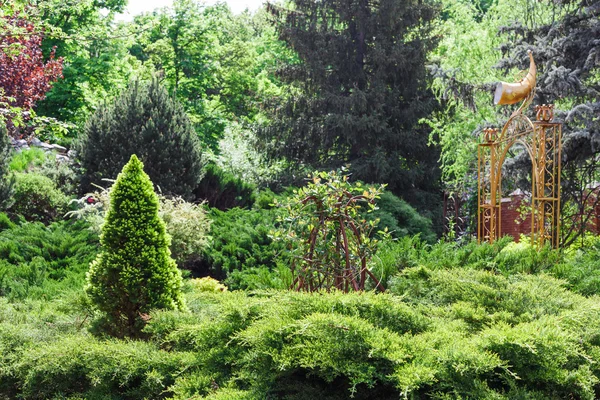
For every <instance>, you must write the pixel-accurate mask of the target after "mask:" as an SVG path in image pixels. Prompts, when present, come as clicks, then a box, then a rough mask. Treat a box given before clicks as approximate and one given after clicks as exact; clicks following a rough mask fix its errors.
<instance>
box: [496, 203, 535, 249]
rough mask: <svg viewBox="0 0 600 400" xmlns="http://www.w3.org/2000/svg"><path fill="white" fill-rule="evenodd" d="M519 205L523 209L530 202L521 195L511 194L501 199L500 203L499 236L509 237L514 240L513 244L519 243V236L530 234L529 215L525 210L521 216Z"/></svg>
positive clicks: (528, 205)
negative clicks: (500, 223) (500, 229)
mask: <svg viewBox="0 0 600 400" xmlns="http://www.w3.org/2000/svg"><path fill="white" fill-rule="evenodd" d="M521 204H522V205H523V206H524V207H530V206H531V203H530V200H529V199H525V196H524V195H523V194H513V195H511V197H507V198H504V199H502V203H501V207H502V211H501V214H500V216H501V219H502V225H501V228H502V232H501V233H500V236H504V235H510V236H512V237H513V238H515V242H518V241H519V239H520V237H521V234H525V235H527V234H530V233H531V214H530V212H529V210H527V211H526V212H525V213H524V214H523V215H521V210H520V207H521Z"/></svg>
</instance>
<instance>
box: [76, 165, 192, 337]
mask: <svg viewBox="0 0 600 400" xmlns="http://www.w3.org/2000/svg"><path fill="white" fill-rule="evenodd" d="M100 241H101V245H102V249H101V252H100V254H99V255H98V257H97V258H96V260H94V261H93V262H92V264H91V265H90V270H89V272H88V276H87V286H86V292H87V294H88V295H89V296H90V298H91V299H92V301H93V302H94V303H95V305H96V306H97V307H98V309H99V310H100V311H102V312H103V313H104V315H105V320H104V322H105V324H104V325H105V329H106V330H107V332H108V333H110V334H113V335H115V336H118V337H123V336H129V337H139V336H141V333H140V332H141V328H142V327H143V326H144V321H145V319H146V316H147V313H148V312H149V311H150V310H152V309H155V308H164V309H181V308H183V299H182V295H181V284H182V281H181V274H180V272H179V270H178V269H177V266H176V264H175V261H174V260H173V259H172V258H171V253H170V251H169V244H170V238H169V236H168V235H167V233H166V231H165V224H164V222H163V221H162V220H161V219H160V217H159V215H158V197H157V195H156V193H154V190H153V186H152V182H151V181H150V179H149V177H148V175H146V173H144V170H143V164H142V162H140V160H139V159H138V158H137V157H136V156H135V155H133V156H131V160H130V161H129V162H128V163H127V165H125V167H124V168H123V171H122V172H121V173H120V174H119V176H118V178H117V181H116V182H115V184H114V186H113V187H112V189H111V194H110V207H109V210H108V213H107V215H106V220H105V223H104V226H103V228H102V235H101V238H100Z"/></svg>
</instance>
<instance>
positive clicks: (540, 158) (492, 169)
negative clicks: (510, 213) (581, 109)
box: [477, 88, 562, 248]
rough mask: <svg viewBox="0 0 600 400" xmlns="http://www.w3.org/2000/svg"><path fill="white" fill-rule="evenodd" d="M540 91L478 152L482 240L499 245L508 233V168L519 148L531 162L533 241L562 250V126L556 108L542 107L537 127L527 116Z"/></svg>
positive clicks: (486, 138)
mask: <svg viewBox="0 0 600 400" xmlns="http://www.w3.org/2000/svg"><path fill="white" fill-rule="evenodd" d="M533 94H534V89H533V88H532V90H531V91H530V92H529V93H528V94H527V97H526V98H525V100H524V101H523V104H522V105H521V106H520V107H519V109H518V110H516V111H515V112H514V113H513V114H512V115H511V117H510V118H509V120H508V121H507V122H506V124H505V125H504V127H503V128H502V131H501V133H500V135H498V130H497V129H494V128H488V129H485V130H484V141H483V143H480V144H479V146H478V151H477V159H478V163H477V164H478V168H477V180H478V191H477V204H478V207H477V240H478V242H480V243H481V242H482V241H485V242H489V243H493V242H494V241H495V240H496V239H498V238H499V237H500V235H501V232H502V215H501V214H502V206H501V205H502V166H503V164H504V161H505V160H506V155H507V153H508V151H509V150H510V148H511V147H513V145H515V144H521V145H522V146H523V147H524V149H525V150H526V151H527V153H528V154H529V157H530V158H531V241H532V243H533V244H534V245H536V246H539V247H542V246H544V245H545V244H546V243H549V244H550V245H551V246H552V247H554V248H558V246H559V239H560V173H561V166H560V164H561V163H560V160H561V150H562V144H561V143H562V141H561V139H562V124H560V123H557V122H552V118H553V111H554V110H553V109H554V106H553V105H546V104H544V105H542V106H537V107H536V121H535V122H533V123H532V122H531V120H530V119H529V118H527V116H525V115H523V114H522V111H523V109H525V108H526V107H527V106H529V104H531V101H532V99H533Z"/></svg>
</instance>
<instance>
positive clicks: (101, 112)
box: [78, 78, 203, 199]
mask: <svg viewBox="0 0 600 400" xmlns="http://www.w3.org/2000/svg"><path fill="white" fill-rule="evenodd" d="M78 149H79V151H80V154H81V166H82V167H83V168H84V169H85V173H84V176H83V179H82V185H83V191H84V193H85V192H89V191H91V190H93V187H92V186H91V184H92V183H95V184H99V185H100V184H102V183H103V182H102V179H103V178H108V179H114V178H115V177H116V176H117V174H118V173H119V171H120V170H121V168H122V167H123V165H124V164H125V163H126V162H127V161H128V160H129V157H131V155H132V154H136V155H137V156H139V158H140V159H141V160H142V161H143V162H145V163H146V173H147V174H148V175H149V176H150V179H151V180H152V182H154V183H155V184H156V185H157V186H158V187H159V188H160V190H161V191H162V193H165V194H176V195H180V196H182V197H184V198H187V199H189V198H190V196H191V194H192V191H193V190H194V189H195V188H196V187H197V186H198V183H199V182H200V179H201V178H202V168H203V161H202V152H201V149H200V141H199V139H198V137H197V135H196V132H195V131H194V128H193V126H192V123H191V121H190V120H189V118H188V117H187V115H186V113H185V111H184V110H183V107H182V106H181V105H180V104H179V103H177V101H175V99H173V98H172V97H170V96H169V94H168V93H167V91H166V90H165V89H164V88H163V87H162V86H161V85H160V83H159V82H158V79H156V78H155V79H153V80H152V82H151V83H149V84H141V83H140V82H137V81H136V82H133V83H132V84H131V85H130V87H129V88H128V89H127V90H126V91H125V92H124V93H123V94H122V95H121V97H120V98H119V99H117V101H116V102H115V103H114V104H112V105H107V106H104V107H100V108H99V109H98V111H97V112H96V113H95V114H94V115H93V116H92V117H91V118H90V119H89V121H88V122H87V124H86V127H85V130H84V134H83V137H82V139H81V141H80V143H79V144H78Z"/></svg>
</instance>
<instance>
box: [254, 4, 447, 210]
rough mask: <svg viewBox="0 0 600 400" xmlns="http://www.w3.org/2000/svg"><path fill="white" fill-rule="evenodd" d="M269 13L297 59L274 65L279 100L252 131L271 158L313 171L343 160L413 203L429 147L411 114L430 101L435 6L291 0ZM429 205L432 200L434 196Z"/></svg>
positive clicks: (429, 161)
mask: <svg viewBox="0 0 600 400" xmlns="http://www.w3.org/2000/svg"><path fill="white" fill-rule="evenodd" d="M293 3H294V5H293V7H292V8H290V9H284V8H280V7H277V6H274V5H270V6H269V10H270V12H271V14H272V15H273V17H274V19H275V21H276V22H277V25H278V29H279V33H280V38H281V39H282V40H284V41H286V42H287V43H288V45H289V46H290V47H291V48H292V49H294V50H295V51H296V52H297V54H298V57H299V62H297V63H295V64H291V65H285V66H283V67H282V68H281V69H280V70H279V71H278V73H279V76H280V78H281V79H282V80H283V81H285V82H287V83H290V84H292V85H293V86H292V90H291V92H290V93H291V94H290V95H289V97H288V98H287V99H286V100H284V101H282V100H281V99H277V100H276V102H274V104H273V105H272V107H271V110H272V111H273V122H272V123H271V124H270V125H269V126H266V127H263V128H261V129H259V131H258V138H259V142H260V144H261V145H262V146H264V148H266V149H267V150H268V151H269V153H270V154H271V155H272V156H277V157H284V158H286V159H287V160H289V161H292V162H297V163H303V164H306V165H310V166H313V167H316V168H333V167H338V166H341V165H344V164H347V163H350V164H351V171H352V173H353V177H354V178H355V179H361V180H364V181H368V182H382V183H383V182H385V183H388V184H389V188H390V189H392V190H393V191H394V192H396V193H398V194H400V195H401V196H402V197H404V198H405V199H407V200H409V201H411V202H413V203H418V205H419V206H423V201H422V198H420V197H419V193H420V192H423V191H424V192H429V193H435V192H436V191H437V188H436V183H437V181H438V176H439V174H438V168H437V159H438V157H439V152H438V151H437V149H435V148H431V147H429V146H428V144H427V143H428V131H427V129H425V128H424V127H423V126H421V125H419V123H418V121H419V119H421V118H422V117H424V116H426V115H428V113H430V112H431V111H432V110H433V109H434V107H435V106H436V104H437V103H436V101H435V100H434V98H433V96H432V95H431V93H430V92H429V91H428V90H427V85H426V79H427V73H426V69H425V62H426V56H427V52H428V51H429V50H431V49H432V48H433V46H434V45H435V40H434V38H433V37H432V35H431V28H432V26H431V21H432V20H433V18H434V17H435V16H436V8H435V7H434V6H432V5H431V3H429V2H427V1H411V0H381V1H378V2H372V1H367V0H322V1H317V0H293ZM435 202H437V200H435Z"/></svg>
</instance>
